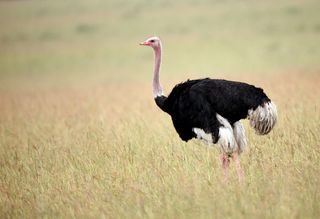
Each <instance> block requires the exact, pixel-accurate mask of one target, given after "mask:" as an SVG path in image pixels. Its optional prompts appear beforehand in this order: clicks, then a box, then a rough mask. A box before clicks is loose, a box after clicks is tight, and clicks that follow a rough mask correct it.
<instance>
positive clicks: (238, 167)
mask: <svg viewBox="0 0 320 219" xmlns="http://www.w3.org/2000/svg"><path fill="white" fill-rule="evenodd" d="M231 157H232V159H233V161H234V163H235V165H236V171H237V175H238V180H239V182H240V183H242V182H243V171H242V169H241V165H240V159H239V154H238V153H237V152H235V153H233V154H232V156H231Z"/></svg>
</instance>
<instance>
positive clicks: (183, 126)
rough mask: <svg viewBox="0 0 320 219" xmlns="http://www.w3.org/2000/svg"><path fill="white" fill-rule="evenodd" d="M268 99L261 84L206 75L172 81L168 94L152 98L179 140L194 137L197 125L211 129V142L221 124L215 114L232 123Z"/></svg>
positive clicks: (205, 129) (208, 131) (216, 136)
mask: <svg viewBox="0 0 320 219" xmlns="http://www.w3.org/2000/svg"><path fill="white" fill-rule="evenodd" d="M269 101H270V99H269V98H268V97H267V95H266V94H265V93H264V92H263V90H262V89H261V88H257V87H255V86H253V85H249V84H246V83H241V82H235V81H227V80H217V79H209V78H206V79H198V80H188V81H186V82H184V83H180V84H178V85H176V86H175V87H174V88H173V89H172V91H171V93H170V94H169V96H168V97H165V96H158V97H156V98H155V102H156V104H157V105H158V106H159V107H160V108H161V109H162V110H163V111H165V112H167V113H168V114H169V115H170V116H171V118H172V121H173V124H174V127H175V129H176V131H177V132H178V134H179V136H180V138H181V139H182V140H184V141H188V140H190V139H191V138H193V137H196V135H195V133H194V132H193V130H192V129H193V128H195V127H197V128H201V129H203V130H204V131H205V132H206V133H212V136H213V140H214V141H213V143H216V142H217V140H218V138H219V127H220V126H222V124H221V123H220V122H219V121H218V119H217V114H219V115H221V116H222V117H224V118H225V119H227V120H228V121H229V123H230V124H231V125H233V124H234V123H235V122H237V121H239V120H240V119H244V118H246V117H247V116H248V110H250V109H252V110H255V109H256V108H257V107H258V106H263V104H264V103H266V102H269Z"/></svg>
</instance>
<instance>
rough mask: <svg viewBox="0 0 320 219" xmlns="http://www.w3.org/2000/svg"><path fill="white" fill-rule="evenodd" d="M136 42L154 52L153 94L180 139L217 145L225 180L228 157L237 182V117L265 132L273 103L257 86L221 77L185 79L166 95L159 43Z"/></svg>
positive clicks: (240, 137)
mask: <svg viewBox="0 0 320 219" xmlns="http://www.w3.org/2000/svg"><path fill="white" fill-rule="evenodd" d="M140 45H144V46H149V47H152V48H153V50H154V54H155V64H154V72H153V83H152V85H153V86H152V88H153V96H154V100H155V102H156V104H157V105H158V107H159V108H160V109H161V110H163V111H164V112H166V113H168V114H169V115H170V116H171V118H172V122H173V125H174V127H175V129H176V131H177V133H178V134H179V136H180V138H181V139H182V140H183V141H186V142H187V141H188V140H190V139H192V138H197V139H200V140H202V141H204V142H205V143H206V144H208V145H212V144H217V145H218V148H219V149H220V152H221V156H220V159H221V163H222V167H223V173H224V177H225V180H227V178H228V167H229V164H230V158H231V159H232V160H233V161H234V162H235V165H236V172H237V176H238V179H239V181H240V182H241V181H242V177H243V173H242V170H241V166H240V160H239V155H240V153H241V152H243V150H244V149H245V147H246V144H247V141H246V137H245V131H244V128H243V125H242V124H241V122H240V120H241V119H245V118H248V119H249V120H250V125H251V127H253V128H254V129H255V131H256V133H257V134H260V135H265V134H268V133H269V132H270V131H271V129H272V128H273V127H274V125H275V124H276V122H277V109H276V106H275V104H274V103H273V102H272V101H271V100H270V99H269V98H268V97H267V95H266V94H265V93H264V92H263V90H262V89H261V88H257V87H255V86H253V85H249V84H246V83H242V82H235V81H227V80H221V79H210V78H205V79H196V80H187V81H186V82H183V83H180V84H177V85H176V86H175V87H174V88H173V89H172V91H171V93H170V94H169V96H168V97H166V96H164V93H163V90H162V87H161V85H160V80H159V72H160V64H161V51H162V44H161V40H160V39H159V38H158V37H150V38H149V39H147V40H146V41H144V42H142V43H140Z"/></svg>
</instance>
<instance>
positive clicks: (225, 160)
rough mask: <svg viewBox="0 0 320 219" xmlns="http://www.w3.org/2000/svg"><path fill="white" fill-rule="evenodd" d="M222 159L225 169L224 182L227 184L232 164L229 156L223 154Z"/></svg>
mask: <svg viewBox="0 0 320 219" xmlns="http://www.w3.org/2000/svg"><path fill="white" fill-rule="evenodd" d="M220 159H221V164H222V168H223V175H224V182H225V183H226V182H227V181H228V168H229V164H230V160H229V156H228V155H227V154H225V153H222V154H221V156H220Z"/></svg>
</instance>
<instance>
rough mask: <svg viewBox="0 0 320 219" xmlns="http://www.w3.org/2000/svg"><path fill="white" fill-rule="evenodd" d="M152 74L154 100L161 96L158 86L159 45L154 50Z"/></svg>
mask: <svg viewBox="0 0 320 219" xmlns="http://www.w3.org/2000/svg"><path fill="white" fill-rule="evenodd" d="M154 59H155V62H154V72H153V82H152V89H153V90H152V91H153V96H154V98H156V97H159V96H162V95H163V91H162V87H161V85H160V79H159V74H160V65H161V44H160V46H159V47H156V48H154Z"/></svg>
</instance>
